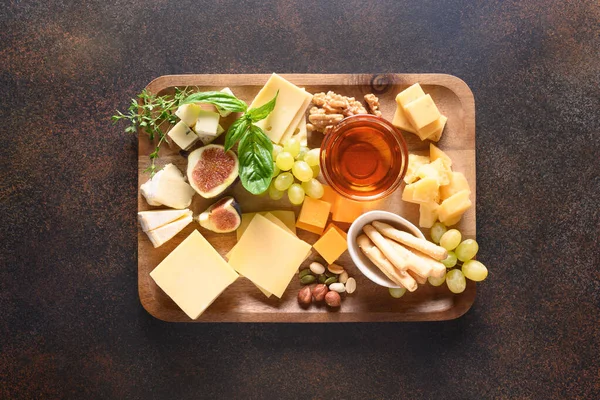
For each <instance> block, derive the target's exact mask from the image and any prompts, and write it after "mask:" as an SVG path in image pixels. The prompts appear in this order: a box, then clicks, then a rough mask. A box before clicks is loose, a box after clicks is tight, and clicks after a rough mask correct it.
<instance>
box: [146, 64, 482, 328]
mask: <svg viewBox="0 0 600 400" xmlns="http://www.w3.org/2000/svg"><path fill="white" fill-rule="evenodd" d="M269 76H270V75H269V74H264V75H171V76H162V77H159V78H157V79H155V80H154V81H152V82H151V83H150V84H149V85H148V86H147V89H148V90H149V91H150V92H153V93H157V94H161V95H162V94H167V93H173V91H174V87H186V86H188V87H197V88H198V91H207V90H221V89H222V88H223V87H229V88H231V90H233V93H234V94H235V95H236V96H237V97H239V98H241V99H242V100H244V101H246V102H247V103H248V104H250V103H251V101H252V99H253V98H254V96H255V95H256V93H258V91H259V89H260V88H261V87H262V86H263V85H264V83H265V82H266V81H267V79H268V78H269ZM282 76H283V77H284V78H286V79H288V80H289V81H290V82H292V83H294V84H296V85H298V86H300V87H304V88H306V90H307V91H308V92H310V93H318V92H323V91H324V92H327V91H328V90H333V91H335V92H336V93H339V94H343V95H346V96H354V97H356V98H357V99H360V100H361V101H362V100H363V99H362V98H363V96H364V95H365V94H367V93H374V94H375V95H377V96H378V97H379V99H380V103H381V111H382V112H383V117H384V118H386V119H388V120H390V121H391V119H392V117H393V115H394V111H395V107H396V103H395V101H394V99H395V96H396V95H397V94H398V93H399V92H400V91H401V90H403V89H405V88H406V87H408V86H410V85H412V84H413V83H416V82H419V83H420V84H421V86H422V87H423V89H424V90H425V92H426V93H429V94H431V96H432V97H433V99H434V101H435V103H436V104H437V105H438V107H439V109H440V111H441V112H442V113H443V114H444V115H446V116H447V117H448V122H447V125H446V128H445V131H444V134H443V136H442V139H441V140H440V142H439V143H438V145H439V147H440V148H441V149H442V150H443V151H445V152H446V153H447V154H448V155H449V156H450V157H451V158H452V161H453V169H454V170H455V171H460V172H463V173H464V174H465V176H466V177H467V180H468V181H469V184H470V185H471V190H472V194H471V200H472V201H473V207H471V209H469V210H468V212H467V213H466V214H465V215H464V216H463V218H462V221H461V222H460V224H459V225H458V229H460V231H461V232H462V233H463V236H465V237H469V238H475V229H476V225H475V199H476V193H475V190H476V181H475V178H476V175H475V101H474V98H473V93H472V92H471V90H470V89H469V87H468V86H467V85H466V84H465V83H464V82H463V81H462V80H460V79H459V78H457V77H454V76H451V75H444V74H382V75H371V74H358V75H355V74H353V75H350V74H334V75H320V74H319V75H312V74H302V75H299V74H290V75H286V74H283V75H282ZM235 119H236V116H235V115H230V116H229V117H227V118H225V119H222V122H224V123H223V125H224V127H225V129H227V127H228V126H229V124H231V123H232V122H233V121H234V120H235ZM309 135H310V136H309V147H311V148H314V147H318V146H319V145H320V143H321V140H322V135H321V134H318V133H313V134H312V135H311V134H309ZM224 136H225V135H222V137H221V138H219V139H220V141H217V143H222V141H223V137H224ZM404 138H405V139H406V142H407V145H408V148H409V151H410V152H411V153H418V154H428V152H429V141H425V142H421V140H419V138H418V137H417V136H415V135H413V134H411V133H404ZM152 148H153V144H152V143H149V141H148V138H147V136H146V135H145V134H142V133H140V134H139V153H138V154H139V155H138V171H139V173H138V187H139V186H140V185H141V184H142V183H144V182H146V181H147V180H148V178H149V176H148V175H147V174H146V173H144V172H143V171H144V169H145V168H146V167H147V166H148V165H149V158H148V155H149V154H150V153H151V151H152ZM159 161H160V165H159V166H160V167H162V166H163V165H165V164H167V163H170V162H172V163H173V164H175V165H177V167H179V169H180V170H181V171H183V172H184V173H185V171H186V165H187V160H186V158H184V157H183V156H182V155H181V154H180V152H179V149H178V148H177V146H176V145H173V147H172V148H169V147H168V145H164V146H163V148H162V150H161V152H160V159H159ZM403 188H404V184H403V185H402V186H401V187H400V188H399V189H398V190H397V191H396V192H394V193H393V194H392V195H391V196H389V197H388V198H386V199H384V200H380V201H376V202H373V203H368V206H367V208H368V209H383V210H388V211H392V212H395V213H397V214H399V215H401V216H403V217H404V218H407V219H408V220H410V221H411V222H413V223H414V224H415V225H418V221H419V207H418V206H417V205H415V204H410V203H406V202H403V201H402V200H401V193H402V189H403ZM224 195H232V196H234V197H235V198H236V199H237V200H238V202H239V203H240V204H241V207H242V211H243V212H254V211H267V210H276V209H288V210H294V211H295V212H296V216H297V215H298V212H299V209H300V207H294V206H292V205H291V204H290V203H289V202H288V201H287V198H286V196H284V199H282V200H279V201H273V200H271V199H269V197H268V196H266V195H264V196H253V195H251V194H250V193H248V192H246V191H245V190H244V188H243V187H242V185H241V183H239V181H238V182H237V183H236V184H235V185H234V186H233V187H232V188H230V189H228V190H227V192H225V193H224ZM214 201H216V200H215V199H212V200H206V199H203V198H201V197H200V196H198V195H195V196H194V199H193V202H192V205H191V209H192V210H193V211H194V215H197V214H199V213H201V212H202V211H204V210H205V209H206V208H207V207H208V206H209V205H210V204H212V203H213V202H214ZM153 208H160V207H150V206H148V204H147V203H146V201H145V199H144V198H143V196H142V195H141V194H139V191H138V209H139V210H140V211H142V210H150V209H153ZM194 229H197V230H199V231H200V233H202V235H204V236H205V237H206V239H207V240H208V241H209V242H210V243H211V244H212V245H213V246H214V247H215V249H216V250H217V251H218V252H219V253H220V254H221V255H223V256H224V255H225V254H226V253H227V252H228V251H229V250H230V249H231V247H232V246H233V245H234V244H235V243H236V235H235V232H234V233H228V234H218V233H214V232H211V231H208V230H206V229H204V228H202V227H200V225H199V224H198V223H197V222H195V221H194V222H192V223H191V224H190V225H188V226H187V227H186V228H185V229H184V230H183V231H182V232H181V233H179V234H178V235H177V236H176V237H174V238H173V239H171V240H170V241H169V242H167V243H165V244H164V245H163V246H161V247H159V248H158V249H155V248H153V247H152V244H151V243H150V241H149V240H148V238H147V236H146V234H145V233H144V232H142V230H141V228H140V229H138V289H139V296H140V300H141V303H142V305H143V307H144V308H145V309H146V310H147V311H148V312H149V313H150V314H151V315H153V316H154V317H156V318H159V319H161V320H164V321H171V322H192V321H191V320H190V319H189V318H188V317H187V316H186V315H185V314H184V312H183V311H181V310H180V309H179V307H178V306H177V305H176V304H175V303H174V302H173V301H172V300H171V299H170V298H169V297H168V296H167V295H166V294H165V293H164V292H163V291H162V290H161V289H160V288H159V287H158V286H157V285H156V284H155V283H154V281H153V280H152V278H150V275H149V273H150V271H152V270H153V269H154V268H155V267H156V266H157V265H158V264H159V263H160V262H161V261H162V260H163V259H164V258H165V257H166V256H167V255H168V254H169V253H170V252H171V251H172V250H173V249H174V248H175V247H176V246H177V245H178V244H179V243H181V241H182V240H183V239H185V238H186V237H187V236H188V235H189V234H190V233H191V232H192V231H193V230H194ZM424 233H425V235H426V236H427V237H429V236H428V235H429V232H428V230H427V229H425V230H424ZM298 236H299V237H300V238H301V239H303V240H305V241H307V242H308V243H310V244H312V243H314V242H315V241H316V240H317V239H318V237H317V235H315V234H312V233H310V232H306V231H304V230H301V229H298ZM316 259H318V255H317V254H316V252H315V251H314V250H313V253H312V255H311V256H310V257H309V259H307V260H306V261H305V262H304V264H303V267H302V268H307V267H308V265H309V264H310V262H312V261H313V260H316ZM338 264H340V265H342V266H344V267H345V268H346V270H347V271H348V273H349V274H350V276H353V277H354V278H356V281H357V290H356V292H355V293H353V294H352V295H343V296H342V297H343V298H342V306H341V307H340V309H339V310H337V311H331V310H329V309H327V307H326V306H324V305H322V306H317V305H314V304H313V305H312V306H311V307H310V308H309V309H307V310H305V309H302V308H300V307H299V305H298V303H297V294H298V290H299V289H300V287H301V285H300V282H299V280H298V279H296V278H294V279H292V282H291V283H290V285H289V286H288V288H287V290H286V291H285V293H284V295H283V297H282V298H281V299H278V298H276V297H275V296H271V298H266V297H265V296H264V295H263V294H262V293H261V292H260V291H259V290H258V289H257V288H256V287H255V286H254V284H252V282H250V281H249V280H247V279H246V278H243V277H240V278H239V279H238V280H237V281H236V282H235V283H234V284H233V285H231V286H230V287H229V288H227V289H226V290H225V292H224V293H223V294H222V295H221V296H220V297H218V298H217V299H216V300H215V302H214V303H213V304H212V305H211V306H210V307H209V308H208V309H207V310H206V311H205V312H204V314H202V315H201V316H200V317H199V318H198V319H197V320H196V321H193V322H363V321H364V322H366V321H439V320H448V319H453V318H457V317H459V316H461V315H462V314H464V313H465V312H467V310H468V309H469V308H470V307H471V305H472V304H473V302H474V300H475V291H476V289H475V283H474V282H471V281H467V282H468V283H467V288H466V290H465V291H464V292H463V293H461V294H459V295H455V294H452V293H451V292H450V291H449V290H448V288H447V287H446V285H442V286H440V287H432V286H430V285H428V284H427V285H420V287H419V289H418V290H417V291H416V292H414V293H406V294H405V295H404V296H403V297H402V298H401V299H394V298H392V297H391V296H390V295H389V293H388V290H387V288H383V287H380V286H377V285H376V284H374V283H372V282H371V281H370V280H368V279H367V278H366V277H364V276H363V275H362V274H361V273H360V271H359V270H358V269H357V268H356V266H355V265H354V264H353V263H352V260H351V258H350V256H349V254H348V252H345V253H344V255H343V256H342V257H341V258H340V259H339V260H338Z"/></svg>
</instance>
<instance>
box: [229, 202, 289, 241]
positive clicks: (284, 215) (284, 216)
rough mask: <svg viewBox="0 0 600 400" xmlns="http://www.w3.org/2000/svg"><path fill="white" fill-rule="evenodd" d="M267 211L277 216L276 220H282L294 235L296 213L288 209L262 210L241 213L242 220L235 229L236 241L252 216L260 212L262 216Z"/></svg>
mask: <svg viewBox="0 0 600 400" xmlns="http://www.w3.org/2000/svg"><path fill="white" fill-rule="evenodd" d="M267 213H270V214H271V215H273V216H274V217H275V218H277V219H278V220H280V221H281V222H283V223H284V224H285V226H287V227H288V229H289V230H290V231H292V233H293V234H294V235H296V215H295V214H294V212H293V211H288V210H273V211H262V212H258V213H255V212H253V213H244V214H242V222H241V223H240V226H239V227H238V228H237V230H236V231H235V234H236V237H237V241H238V242H239V241H240V238H241V237H242V235H243V234H244V232H245V231H246V228H247V227H248V225H250V222H251V221H252V218H254V216H255V215H256V214H260V215H262V216H264V215H266V214H267Z"/></svg>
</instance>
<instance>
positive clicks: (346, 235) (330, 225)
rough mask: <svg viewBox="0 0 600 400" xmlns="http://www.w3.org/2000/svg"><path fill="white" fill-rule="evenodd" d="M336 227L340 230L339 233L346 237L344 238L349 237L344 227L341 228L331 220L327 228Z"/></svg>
mask: <svg viewBox="0 0 600 400" xmlns="http://www.w3.org/2000/svg"><path fill="white" fill-rule="evenodd" d="M331 228H333V229H335V230H336V231H338V233H339V234H340V235H342V236H343V237H344V239H346V238H347V237H348V234H347V233H346V232H344V230H343V229H342V228H340V227H339V226H337V225H336V224H334V223H333V222H330V223H329V225H327V229H325V230H329V229H331Z"/></svg>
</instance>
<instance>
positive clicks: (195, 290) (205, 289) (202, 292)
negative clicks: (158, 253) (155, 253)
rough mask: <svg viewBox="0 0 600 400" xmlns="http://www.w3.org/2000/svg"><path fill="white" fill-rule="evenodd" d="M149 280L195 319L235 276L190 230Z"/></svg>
mask: <svg viewBox="0 0 600 400" xmlns="http://www.w3.org/2000/svg"><path fill="white" fill-rule="evenodd" d="M150 277H151V278H152V279H154V281H155V282H156V284H157V285H158V286H159V287H160V288H161V289H162V290H163V291H164V292H165V293H166V294H167V295H168V296H169V297H170V298H171V299H172V300H173V301H174V302H175V303H176V304H177V305H178V306H179V307H180V308H181V309H182V310H183V311H184V312H185V313H186V314H187V315H188V317H190V318H191V319H196V318H198V317H199V316H200V314H202V313H203V312H204V310H206V308H208V306H210V305H211V304H212V302H213V301H214V300H215V299H216V298H217V297H219V295H220V294H221V293H222V292H223V291H224V290H225V289H226V288H227V287H228V286H229V285H231V284H232V283H233V282H235V280H236V279H237V278H238V274H237V273H236V272H235V271H234V270H233V268H231V267H230V266H229V264H227V263H226V262H225V260H223V258H222V257H221V256H220V255H219V253H217V251H216V250H215V249H214V248H213V247H212V246H211V244H210V243H208V241H207V240H206V239H205V238H204V236H202V235H201V234H200V232H198V231H196V230H194V231H193V232H192V233H191V234H190V235H189V236H188V237H187V238H186V239H185V240H184V241H183V242H181V244H180V245H179V246H177V247H176V248H175V250H173V251H172V252H171V254H169V255H168V256H167V257H166V258H165V259H164V260H163V261H162V262H161V263H160V264H159V265H158V266H157V267H156V268H155V269H154V270H153V271H152V272H150Z"/></svg>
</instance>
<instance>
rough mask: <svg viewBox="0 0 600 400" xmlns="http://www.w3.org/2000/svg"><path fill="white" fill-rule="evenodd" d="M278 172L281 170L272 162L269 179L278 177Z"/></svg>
mask: <svg viewBox="0 0 600 400" xmlns="http://www.w3.org/2000/svg"><path fill="white" fill-rule="evenodd" d="M280 172H281V170H280V169H279V167H278V166H277V164H275V162H273V175H271V177H272V178H275V177H276V176H277V175H279V173H280Z"/></svg>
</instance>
